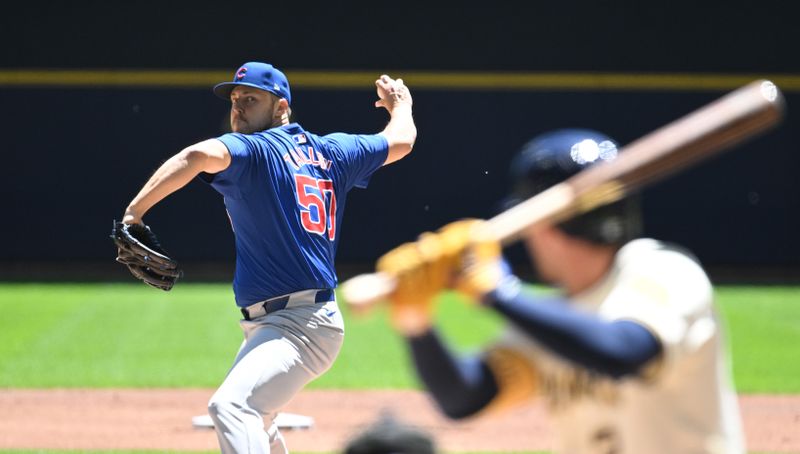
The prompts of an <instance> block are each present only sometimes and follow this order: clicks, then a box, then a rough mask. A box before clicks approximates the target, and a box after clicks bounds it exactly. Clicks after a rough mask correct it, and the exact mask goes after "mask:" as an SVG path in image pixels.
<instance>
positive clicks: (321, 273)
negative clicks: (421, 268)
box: [112, 62, 416, 453]
mask: <svg viewBox="0 0 800 454" xmlns="http://www.w3.org/2000/svg"><path fill="white" fill-rule="evenodd" d="M375 84H376V86H377V94H378V98H379V99H378V100H377V101H376V102H375V107H382V108H385V109H386V110H387V111H388V112H389V115H390V120H389V123H388V124H387V126H386V128H385V129H384V130H383V131H381V132H380V133H378V134H373V135H355V134H344V133H334V134H329V135H326V136H319V135H316V134H314V133H312V132H309V131H306V130H305V129H303V127H302V126H300V125H299V124H297V123H290V113H291V107H290V106H291V102H292V96H291V92H290V89H289V83H288V80H287V79H286V76H285V75H284V74H283V73H282V72H281V71H279V70H278V69H276V68H274V67H273V66H272V65H269V64H265V63H260V62H249V63H245V64H244V65H242V66H241V67H239V68H238V69H237V70H236V71H235V72H234V75H233V80H232V81H230V82H223V83H220V84H218V85H216V86H215V87H214V90H213V91H214V93H215V94H216V95H217V96H219V97H221V98H223V99H226V100H229V101H230V103H231V111H230V124H231V129H232V131H233V132H232V133H230V134H225V135H222V136H220V137H217V138H214V139H209V140H205V141H203V142H199V143H196V144H194V145H191V146H189V147H187V148H185V149H184V150H183V151H181V152H180V153H178V154H176V155H175V156H173V157H172V158H170V159H169V160H167V161H166V162H165V163H164V164H163V165H162V166H161V167H160V168H159V169H158V170H156V172H155V174H154V175H153V176H152V177H151V178H150V180H149V181H148V182H147V183H146V184H145V185H144V187H143V188H142V189H141V191H140V192H139V193H138V195H136V197H135V198H134V199H133V201H131V203H130V205H128V207H127V209H126V210H125V214H124V217H123V218H122V222H121V223H115V225H114V230H113V232H112V238H113V239H114V241H115V243H116V244H117V246H118V250H119V253H118V258H117V260H118V261H119V262H121V263H123V264H125V265H126V266H127V267H128V268H129V269H130V270H131V273H132V274H133V275H134V276H135V277H137V278H139V279H141V280H142V281H144V282H145V283H147V284H149V285H152V286H154V287H157V288H160V289H163V290H169V289H171V288H172V286H173V285H174V283H175V280H176V279H178V277H179V276H180V275H181V271H180V268H179V267H178V264H177V262H176V261H175V260H174V259H173V258H171V257H169V255H167V253H166V252H165V251H164V249H163V248H162V247H161V245H160V244H159V243H158V240H157V239H156V237H155V234H153V232H152V230H150V229H149V228H148V227H147V226H145V225H144V224H143V222H142V217H143V216H144V215H145V213H147V211H148V210H149V209H150V208H152V207H153V206H154V205H155V204H157V203H158V202H159V201H161V200H162V199H164V198H165V197H166V196H167V195H169V194H171V193H172V192H174V191H176V190H178V189H180V188H181V187H183V186H185V185H186V184H187V183H189V181H191V180H192V179H194V178H195V177H198V176H199V177H200V178H201V179H202V180H203V181H205V182H208V183H209V184H210V185H211V186H212V187H213V188H214V189H215V190H217V191H218V192H219V193H220V194H222V196H223V197H224V201H225V207H226V209H227V212H228V216H229V217H230V221H231V225H232V228H233V233H234V237H235V240H236V241H235V244H236V272H235V276H234V280H233V290H234V294H235V297H236V304H237V305H238V307H239V309H240V310H241V312H242V315H243V319H242V320H241V327H242V330H243V332H244V341H243V343H242V345H241V348H240V350H239V353H238V355H237V356H236V359H235V360H234V362H233V366H232V368H231V369H230V371H229V373H228V375H227V377H226V378H225V380H224V381H223V383H222V385H221V386H220V387H219V389H218V390H217V391H216V393H215V394H214V395H213V397H212V398H211V400H210V402H209V406H208V409H209V414H210V416H211V418H212V419H213V421H214V425H215V429H216V432H217V436H218V439H219V443H220V447H221V449H222V452H223V453H270V452H271V453H285V452H287V449H286V445H285V443H284V440H283V437H282V436H281V434H280V433H279V432H278V429H277V426H276V425H275V424H274V422H273V421H272V420H273V419H274V417H275V415H276V414H277V412H278V410H279V409H280V408H281V406H283V405H284V404H286V403H287V402H288V401H289V400H290V399H291V398H292V397H293V396H294V395H295V393H297V392H298V391H299V390H300V389H301V388H303V386H304V385H305V384H306V383H308V382H309V381H311V380H312V379H314V378H315V377H317V376H319V375H320V374H322V373H323V372H325V371H326V370H327V369H328V368H329V367H330V366H331V364H332V363H333V361H334V359H335V358H336V356H337V354H338V353H339V349H340V348H341V345H342V341H343V336H344V324H343V321H342V316H341V314H340V312H339V308H338V307H337V302H336V299H335V296H334V288H335V287H336V285H337V278H336V274H335V270H334V256H335V253H336V246H337V243H338V241H339V238H340V237H341V228H340V226H341V221H342V216H343V213H344V207H345V205H346V203H345V202H346V197H347V193H348V191H349V190H350V189H352V188H354V187H360V188H364V187H366V186H367V183H368V181H369V179H370V176H371V175H372V174H373V172H375V171H376V170H377V169H378V168H379V167H381V166H383V165H385V164H389V163H391V162H394V161H397V160H398V159H401V158H403V157H404V156H405V155H407V154H408V153H409V152H410V151H411V148H412V146H413V144H414V140H415V138H416V127H415V125H414V121H413V118H412V107H411V106H412V99H411V95H410V93H409V91H408V88H407V87H406V86H405V85H404V84H403V81H402V79H396V80H395V79H392V78H390V77H388V76H386V75H383V76H381V77H380V78H379V79H378V80H377V81H376V82H375ZM264 416H266V430H265V420H264Z"/></svg>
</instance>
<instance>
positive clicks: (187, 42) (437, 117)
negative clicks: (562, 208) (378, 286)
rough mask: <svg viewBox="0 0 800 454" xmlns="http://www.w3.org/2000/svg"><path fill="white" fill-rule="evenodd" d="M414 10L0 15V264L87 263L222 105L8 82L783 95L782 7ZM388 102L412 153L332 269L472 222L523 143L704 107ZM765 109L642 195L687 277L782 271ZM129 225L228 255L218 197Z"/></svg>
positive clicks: (318, 99)
mask: <svg viewBox="0 0 800 454" xmlns="http://www.w3.org/2000/svg"><path fill="white" fill-rule="evenodd" d="M428 3H429V4H435V5H440V6H436V7H435V8H434V9H431V7H428V9H427V10H426V9H424V8H415V7H414V6H413V5H412V4H410V3H407V4H404V5H400V7H399V8H400V9H399V11H398V10H397V9H395V8H397V7H398V6H397V4H394V3H393V4H391V6H389V4H387V6H381V5H378V4H369V5H370V6H369V7H363V8H361V7H356V6H354V4H352V3H341V4H339V5H338V6H337V5H335V3H334V2H329V3H328V4H326V6H324V7H314V6H311V5H310V4H309V5H303V4H301V3H297V2H296V3H292V4H291V6H293V7H294V9H288V8H287V7H281V6H273V5H268V4H266V3H264V4H259V5H252V4H250V5H247V6H245V5H243V4H241V3H240V4H239V6H226V5H225V4H224V3H223V2H218V3H214V4H213V5H206V4H205V3H203V2H199V3H198V2H195V3H192V4H189V3H186V4H181V3H166V2H164V3H156V2H127V3H119V4H117V3H116V2H71V3H69V4H67V3H66V2H65V3H64V5H58V6H47V5H44V4H42V3H36V2H32V3H29V4H24V5H17V6H16V7H15V8H16V9H12V10H10V11H9V14H5V15H3V16H2V17H0V43H1V44H0V105H2V106H3V108H2V109H0V128H2V131H3V142H4V144H3V147H2V151H0V156H2V157H3V160H2V169H3V178H2V179H0V190H1V191H2V193H1V195H2V197H3V202H4V209H3V210H2V222H0V235H2V238H3V245H2V247H1V248H0V262H4V263H11V262H16V263H22V262H28V261H57V262H68V261H70V260H74V259H78V260H87V261H92V260H105V259H109V257H111V256H113V250H112V248H111V245H110V242H109V241H107V238H105V235H106V234H107V233H108V231H109V229H110V226H111V220H112V219H113V218H114V217H119V216H120V214H121V212H122V210H123V208H124V206H125V204H126V203H127V201H128V200H129V199H130V198H131V197H132V196H133V195H134V193H135V192H136V190H138V188H139V186H140V185H141V184H142V183H143V182H144V181H145V180H146V178H147V176H149V174H150V173H151V172H152V171H153V170H154V169H155V168H156V166H157V165H158V163H160V162H161V161H162V160H164V159H166V158H167V157H168V156H170V155H171V154H172V153H175V152H177V151H178V150H180V149H181V148H182V147H183V146H185V145H188V144H190V143H193V142H195V141H198V140H201V139H204V138H207V137H213V136H215V135H218V134H220V133H221V132H222V130H223V127H224V124H225V116H226V109H227V107H226V105H225V103H224V102H222V101H220V100H217V99H216V98H214V97H213V96H212V95H211V93H210V91H209V90H208V89H206V88H203V87H200V86H194V85H193V86H191V87H189V88H183V89H179V88H163V87H154V86H152V85H147V86H141V85H135V84H134V85H124V84H123V85H121V86H113V87H112V86H97V85H94V84H93V83H92V82H91V81H87V82H84V83H78V84H77V85H73V86H53V85H52V84H43V83H41V82H37V81H36V80H35V79H33V78H31V79H30V81H29V82H28V83H25V84H22V85H20V84H18V83H17V82H14V83H12V82H9V80H10V79H9V77H11V76H13V75H14V74H19V71H20V70H31V71H33V74H37V75H39V76H41V75H44V76H47V74H49V71H48V70H49V69H53V68H55V69H91V70H98V69H103V70H112V71H117V72H119V71H123V70H132V69H157V70H166V71H177V70H186V69H200V70H212V71H222V72H223V73H227V72H229V71H232V70H233V69H235V67H236V66H238V65H239V64H240V63H242V62H244V61H247V60H252V59H263V60H268V61H271V62H273V63H275V64H276V65H278V66H280V67H283V68H285V69H286V70H287V71H288V72H290V73H291V72H292V71H296V72H298V71H312V73H311V74H319V73H317V72H329V71H332V70H337V71H366V72H371V73H374V74H375V76H377V75H379V74H380V73H381V72H384V71H390V72H391V74H393V75H400V76H402V75H403V74H404V72H407V73H413V72H419V71H456V72H473V71H479V72H485V73H494V72H497V71H526V72H528V73H531V74H538V73H540V72H559V73H568V74H576V75H585V74H588V73H592V72H603V73H624V74H627V75H632V76H633V77H634V78H635V77H640V78H641V77H646V76H652V75H654V74H663V73H679V74H681V75H683V76H687V75H688V76H691V75H692V74H706V75H707V74H712V75H715V77H716V79H713V78H712V79H713V80H722V81H723V82H724V81H725V80H728V79H725V77H730V76H737V75H745V76H747V77H749V76H751V75H752V76H759V77H760V76H770V77H774V76H776V75H777V76H784V77H786V80H788V81H796V80H798V79H797V75H798V74H800V59H798V58H797V57H796V49H795V48H796V44H797V43H798V42H800V31H798V30H800V27H798V26H797V25H796V24H795V23H794V19H793V18H794V17H796V16H795V15H794V14H793V12H792V11H790V10H789V8H788V7H786V6H782V7H777V8H772V9H771V8H769V7H768V5H766V4H764V3H763V2H761V3H753V2H744V1H741V2H726V3H724V5H725V6H724V7H719V8H717V7H715V6H713V5H712V6H709V5H710V3H707V2H703V5H704V6H694V7H692V8H678V7H676V6H674V5H673V6H668V5H667V4H666V2H659V3H658V4H655V3H653V4H647V5H646V6H642V5H640V4H639V3H634V2H629V4H623V3H615V4H613V5H612V4H611V3H610V2H588V1H587V2H560V3H558V5H556V4H555V3H554V2H548V3H543V2H514V3H511V2H510V3H508V5H512V4H513V5H514V6H506V7H502V6H497V5H496V4H495V3H497V2H495V3H492V5H494V6H487V5H483V6H482V7H480V8H478V7H475V8H473V7H470V6H468V5H467V6H464V4H462V3H452V4H451V5H450V6H447V4H445V3H438V2H428ZM640 3H641V2H640ZM698 3H699V2H698ZM786 4H790V3H789V2H786ZM343 5H344V6H343ZM4 77H5V79H3V78H4ZM323 79H324V77H323ZM86 80H88V79H86ZM3 81H4V82H3ZM409 84H411V89H412V91H413V93H414V100H415V116H416V120H417V123H418V128H419V140H418V143H417V147H416V150H415V152H414V154H413V155H412V156H411V157H409V158H408V159H406V160H404V161H402V162H400V163H398V164H397V165H393V166H391V167H388V168H386V169H383V170H381V171H380V172H379V174H377V175H376V176H375V177H374V179H373V181H372V184H371V187H370V189H369V190H368V191H355V192H353V193H351V196H350V199H349V203H348V208H347V209H348V213H347V216H346V219H345V222H344V226H343V229H342V230H341V231H342V234H343V237H342V242H341V244H340V252H339V258H340V262H358V261H369V260H372V259H374V258H375V257H376V256H377V255H378V254H380V253H381V252H383V251H385V250H386V249H387V248H389V247H391V246H393V245H396V244H398V243H399V242H401V241H405V240H408V239H411V238H413V236H414V235H415V234H416V233H418V232H420V231H422V230H425V229H432V228H436V227H438V226H440V225H441V224H443V223H445V222H448V221H450V220H452V219H454V218H458V217H463V216H481V217H486V216H491V215H492V214H493V209H494V208H493V207H494V201H495V200H497V199H498V198H499V197H500V196H501V195H502V194H503V192H504V191H505V189H506V182H505V178H504V174H505V172H506V168H507V165H508V160H509V158H510V156H511V155H512V154H513V153H514V152H515V151H516V149H517V148H518V147H519V146H520V145H522V144H523V143H524V142H525V141H526V140H527V139H528V138H530V137H531V136H532V135H534V134H536V133H539V132H542V131H545V130H548V129H552V128H557V127H567V126H583V127H592V128H596V129H600V130H604V131H606V132H607V133H609V134H611V135H612V136H615V137H616V138H617V139H618V140H619V141H620V142H622V143H623V144H624V143H627V142H630V141H631V140H633V139H635V138H637V137H639V136H641V135H643V134H645V133H647V132H648V131H650V130H652V129H654V128H657V127H659V126H661V125H663V124H665V123H667V122H669V121H671V120H673V119H675V118H677V117H679V116H681V115H683V114H685V113H688V112H689V111H691V110H693V109H695V108H697V107H700V106H701V105H703V104H705V103H707V102H709V101H711V100H713V99H715V98H717V97H719V96H721V95H722V94H723V93H724V92H725V91H726V89H725V88H721V87H720V86H712V87H711V88H706V89H702V88H700V89H698V87H697V86H687V87H683V88H680V87H676V86H675V84H670V83H669V81H667V82H666V83H662V84H661V85H659V86H653V87H651V88H648V89H638V90H624V89H620V88H619V87H616V88H610V89H609V88H604V87H603V86H600V85H598V84H596V83H595V84H592V83H588V84H585V85H584V86H581V87H572V88H570V87H566V88H565V87H563V86H562V87H557V88H553V87H547V86H542V85H537V86H528V87H523V88H518V89H507V88H508V87H494V88H489V89H483V90H474V89H471V87H464V88H461V89H448V88H447V87H446V86H444V87H443V86H441V85H438V86H436V85H429V86H425V87H421V88H416V89H415V87H414V85H413V84H412V82H411V81H409ZM293 95H294V100H295V101H294V107H295V112H296V114H297V119H298V120H299V121H301V122H302V123H303V124H304V125H305V126H306V127H307V128H309V129H312V130H316V131H318V132H322V133H324V132H333V131H337V130H345V131H353V132H372V131H378V130H379V129H381V128H382V126H383V125H384V124H385V121H386V116H385V113H383V112H376V111H374V109H373V107H372V101H373V99H374V91H373V90H372V89H371V88H370V86H369V84H368V83H367V84H366V85H365V86H364V88H363V89H359V88H344V87H342V86H341V85H337V84H336V83H333V82H331V83H330V84H329V85H327V86H325V83H324V80H323V86H321V87H317V88H311V87H310V86H309V85H308V84H305V85H303V84H300V86H298V87H296V88H295V89H294V93H293ZM786 95H787V101H788V107H789V110H788V116H787V118H786V121H785V122H784V124H783V125H782V126H781V128H779V129H778V130H775V131H773V132H772V133H770V134H768V135H765V136H762V137H760V138H758V139H756V140H753V141H751V142H749V143H747V144H746V145H744V146H740V147H738V148H737V149H736V150H734V151H732V152H731V153H729V154H727V155H725V156H724V157H721V158H719V159H716V160H714V161H712V162H709V163H706V164H703V165H701V166H699V167H697V168H695V169H692V170H690V171H688V172H686V173H685V174H682V175H680V176H678V177H676V178H674V179H672V180H670V181H668V182H665V183H663V184H660V185H658V186H656V187H653V188H651V189H649V190H647V191H646V193H645V198H644V201H645V227H646V231H647V233H648V234H649V235H652V236H657V237H661V238H666V239H670V240H674V241H678V242H681V243H683V244H685V245H687V246H689V247H690V248H692V249H694V250H695V252H696V253H697V254H698V255H699V256H700V258H701V259H702V260H703V261H704V262H705V263H707V264H709V265H717V266H735V267H778V266H780V267H798V266H800V241H799V240H798V239H797V234H798V232H800V178H798V177H797V173H798V169H800V153H798V149H797V148H798V147H797V145H796V144H797V142H798V131H800V128H799V127H800V120H798V116H797V114H796V113H795V112H796V108H795V106H800V89H798V87H797V86H796V84H795V85H792V84H790V85H789V86H788V87H787V92H786ZM798 108H800V107H798ZM147 221H148V222H149V223H151V224H153V225H154V226H155V228H156V230H157V231H158V232H159V233H160V235H161V236H162V237H163V241H164V242H165V243H166V244H168V245H169V246H170V247H169V249H170V250H171V252H172V253H173V254H174V255H176V256H178V257H179V258H182V259H187V260H219V259H228V258H230V257H232V255H233V249H232V239H231V235H230V232H229V227H228V224H227V218H226V216H225V214H224V211H223V206H222V202H221V199H220V198H219V197H218V196H217V195H216V194H215V193H214V192H213V191H212V190H211V189H210V188H208V187H206V186H205V185H203V184H201V183H193V184H192V185H191V186H190V187H189V188H188V189H187V190H185V191H184V192H182V193H180V194H177V195H176V196H175V197H173V198H171V199H169V200H167V201H166V202H165V203H163V205H162V206H159V207H158V208H156V209H155V210H154V211H153V212H152V213H151V214H150V215H148V217H147ZM56 226H57V228H56Z"/></svg>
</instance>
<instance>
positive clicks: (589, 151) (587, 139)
mask: <svg viewBox="0 0 800 454" xmlns="http://www.w3.org/2000/svg"><path fill="white" fill-rule="evenodd" d="M616 157H617V144H616V142H615V141H614V140H612V139H611V138H610V137H608V136H606V135H605V134H602V133H599V132H597V131H592V130H589V129H559V130H556V131H551V132H547V133H544V134H541V135H539V136H536V137H534V138H533V139H532V140H531V141H530V142H528V143H527V144H525V145H524V146H523V147H522V150H521V151H520V152H519V154H518V155H517V156H516V157H515V158H514V160H513V161H512V163H511V172H510V176H511V181H512V185H513V186H512V189H511V197H510V198H509V200H508V204H509V205H511V204H516V203H519V202H521V201H523V200H525V199H527V198H529V197H532V196H534V195H536V194H538V193H540V192H542V191H544V190H545V189H547V188H549V187H550V186H553V185H555V184H557V183H560V182H562V181H564V180H566V179H567V178H569V177H571V176H573V175H575V174H576V173H578V172H580V171H581V170H583V169H585V168H587V167H589V166H592V165H594V164H596V163H599V162H603V161H611V160H614V159H616ZM558 227H559V228H560V229H561V230H563V231H564V232H566V233H567V234H569V235H572V236H576V237H580V238H583V239H586V240H589V241H591V242H593V243H598V244H622V243H625V242H627V241H629V240H632V239H634V238H636V237H637V236H639V234H640V232H641V213H640V208H639V198H638V197H635V196H634V197H629V198H626V199H624V200H620V201H618V202H614V203H612V204H609V205H605V206H602V207H599V208H596V209H594V210H592V211H589V212H587V213H584V214H582V215H580V216H577V217H575V218H572V219H570V220H568V221H565V222H563V223H561V224H559V225H558Z"/></svg>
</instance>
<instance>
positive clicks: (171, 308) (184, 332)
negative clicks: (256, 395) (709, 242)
mask: <svg viewBox="0 0 800 454" xmlns="http://www.w3.org/2000/svg"><path fill="white" fill-rule="evenodd" d="M798 297H800V288H797V287H721V288H719V289H718V300H719V305H720V309H721V312H722V315H723V318H724V320H725V321H726V324H727V326H728V337H729V340H730V349H731V351H732V358H733V370H734V377H735V382H736V386H737V389H738V390H739V391H740V392H746V393H798V392H800V380H798V379H797V377H798V376H800V362H798V361H796V360H795V359H796V353H797V350H796V345H797V343H798V341H800V308H798V305H799V304H800V298H798ZM232 299H233V296H232V293H231V290H230V287H229V286H228V285H227V284H202V285H200V284H194V285H182V286H177V287H176V288H175V289H174V290H173V291H172V292H169V293H165V292H158V291H155V290H153V289H150V288H148V287H146V286H143V285H141V284H137V283H131V284H2V285H0V314H2V318H0V386H2V387H12V388H13V387H26V388H49V387H123V386H124V387H214V386H216V385H217V384H218V383H219V381H220V380H221V378H222V377H223V376H224V374H225V372H226V371H227V369H228V367H229V365H230V362H231V360H232V358H233V355H234V353H235V352H236V350H237V348H238V346H239V342H240V339H241V333H240V331H239V327H238V323H237V321H238V319H239V313H238V312H237V311H236V309H235V307H234V303H233V300H232ZM441 303H442V304H441V305H440V307H439V313H438V314H437V317H438V320H439V321H440V322H441V324H442V330H443V331H444V333H445V335H446V336H447V337H448V338H449V339H451V340H452V341H453V342H454V343H455V344H456V345H458V346H459V347H460V348H461V349H464V350H469V349H475V348H477V347H478V346H479V345H480V344H481V343H482V342H484V341H486V340H488V339H490V338H491V337H492V336H493V335H494V334H495V333H496V332H497V330H498V329H499V321H498V320H497V319H496V318H495V317H493V316H492V315H491V314H490V313H487V312H485V311H481V310H480V309H475V308H472V307H469V306H467V305H464V304H461V303H460V302H458V301H457V300H456V298H454V297H453V298H443V300H442V302H441ZM343 310H345V317H346V319H347V320H346V324H347V334H346V340H345V345H344V347H343V349H342V352H341V354H340V356H339V359H338V360H337V362H336V364H335V366H334V367H333V368H332V369H331V370H330V371H329V372H328V373H327V374H325V375H324V376H323V377H322V378H320V379H319V380H317V381H315V382H314V383H312V384H311V387H313V388H410V387H415V386H416V384H415V383H416V382H415V379H414V376H413V373H412V372H411V370H410V369H409V365H408V362H407V356H406V353H405V351H404V345H403V343H402V342H401V341H400V339H399V338H398V336H397V335H395V333H394V332H392V330H391V329H390V328H389V325H388V323H387V320H386V314H385V311H380V310H379V311H376V313H374V314H371V315H370V316H368V317H367V318H363V319H362V318H355V317H352V316H351V315H350V314H348V313H347V312H346V308H343ZM375 364H380V367H374V365H375Z"/></svg>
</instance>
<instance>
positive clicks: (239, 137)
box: [204, 123, 388, 307]
mask: <svg viewBox="0 0 800 454" xmlns="http://www.w3.org/2000/svg"><path fill="white" fill-rule="evenodd" d="M219 140H220V141H221V142H222V143H224V144H225V146H227V147H228V151H229V152H230V155H231V164H230V166H229V167H228V168H227V169H225V170H223V171H222V172H219V173H217V174H214V175H204V179H205V180H206V181H207V182H209V183H210V184H211V186H213V187H214V189H216V190H217V191H218V192H220V193H221V194H222V195H223V196H224V199H225V207H226V209H227V210H228V215H229V216H230V220H231V225H232V227H233V232H234V237H235V240H236V272H235V275H234V280H233V290H234V294H235V295H236V303H237V305H239V306H241V307H244V306H249V305H251V304H254V303H257V302H259V301H263V300H265V299H267V298H271V297H274V296H278V295H284V294H287V293H291V292H295V291H298V290H304V289H315V288H334V287H336V283H337V280H336V273H335V268H334V257H335V254H336V246H337V244H338V242H339V238H340V236H341V232H340V226H341V221H342V215H343V213H344V208H345V202H346V196H347V192H348V191H349V190H350V189H351V188H353V187H362V188H363V187H366V185H367V183H368V182H369V178H370V176H371V175H372V173H373V172H374V171H375V170H377V169H378V168H380V167H381V166H382V165H383V163H384V162H386V158H387V156H388V143H387V141H386V139H385V138H384V137H383V136H381V135H378V134H375V135H353V134H343V133H334V134H329V135H326V136H317V135H315V134H312V133H309V132H307V131H304V130H303V128H302V127H301V126H300V125H298V124H296V123H292V124H289V125H286V126H282V127H277V128H272V129H268V130H266V131H262V132H258V133H255V134H239V133H232V134H225V135H223V136H221V137H219Z"/></svg>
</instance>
